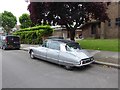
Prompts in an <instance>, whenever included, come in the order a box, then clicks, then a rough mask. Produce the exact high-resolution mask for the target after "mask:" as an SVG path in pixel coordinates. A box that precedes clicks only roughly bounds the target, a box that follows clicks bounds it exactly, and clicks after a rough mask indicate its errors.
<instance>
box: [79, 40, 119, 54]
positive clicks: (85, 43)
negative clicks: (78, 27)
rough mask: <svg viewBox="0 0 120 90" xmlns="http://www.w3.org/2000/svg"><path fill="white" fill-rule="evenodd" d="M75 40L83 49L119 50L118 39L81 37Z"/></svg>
mask: <svg viewBox="0 0 120 90" xmlns="http://www.w3.org/2000/svg"><path fill="white" fill-rule="evenodd" d="M77 42H78V43H79V44H80V45H81V47H82V48H84V49H92V50H103V51H114V52H118V51H119V52H120V50H119V49H118V42H119V41H118V39H83V40H77Z"/></svg>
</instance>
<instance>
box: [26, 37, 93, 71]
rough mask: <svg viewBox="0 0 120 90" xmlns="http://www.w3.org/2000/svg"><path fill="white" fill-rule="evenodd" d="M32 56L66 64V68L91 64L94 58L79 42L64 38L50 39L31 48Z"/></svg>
mask: <svg viewBox="0 0 120 90" xmlns="http://www.w3.org/2000/svg"><path fill="white" fill-rule="evenodd" d="M28 52H29V54H30V57H31V58H32V59H33V58H40V59H42V60H46V61H49V62H53V63H57V64H60V65H63V66H65V68H66V69H71V68H72V67H74V66H75V67H80V66H84V65H89V64H91V63H92V62H94V58H93V56H92V55H90V54H89V53H88V52H87V51H86V50H83V49H81V47H80V45H79V44H78V43H77V42H74V41H70V40H64V39H48V40H45V41H44V42H43V44H42V45H41V46H39V47H30V48H29V51H28Z"/></svg>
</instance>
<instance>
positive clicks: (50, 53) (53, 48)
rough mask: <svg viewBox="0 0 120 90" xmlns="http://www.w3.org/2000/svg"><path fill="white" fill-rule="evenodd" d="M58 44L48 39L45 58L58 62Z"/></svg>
mask: <svg viewBox="0 0 120 90" xmlns="http://www.w3.org/2000/svg"><path fill="white" fill-rule="evenodd" d="M59 53H60V44H59V43H58V42H56V41H50V42H49V43H48V48H47V60H48V61H50V62H54V63H59Z"/></svg>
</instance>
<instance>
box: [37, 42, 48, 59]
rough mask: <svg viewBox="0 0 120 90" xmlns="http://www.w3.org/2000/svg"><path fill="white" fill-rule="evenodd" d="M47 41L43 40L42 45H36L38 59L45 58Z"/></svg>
mask: <svg viewBox="0 0 120 90" xmlns="http://www.w3.org/2000/svg"><path fill="white" fill-rule="evenodd" d="M47 48H48V45H47V41H45V42H43V44H42V46H40V47H38V48H37V50H36V53H37V55H38V57H39V58H40V59H43V60H47V59H46V57H47Z"/></svg>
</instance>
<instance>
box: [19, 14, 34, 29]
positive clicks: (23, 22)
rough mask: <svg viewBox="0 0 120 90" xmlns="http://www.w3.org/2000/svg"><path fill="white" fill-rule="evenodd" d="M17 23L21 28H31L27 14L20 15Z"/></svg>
mask: <svg viewBox="0 0 120 90" xmlns="http://www.w3.org/2000/svg"><path fill="white" fill-rule="evenodd" d="M19 22H20V24H21V26H20V27H21V28H28V27H31V26H32V25H33V23H32V21H31V19H30V15H29V14H26V13H24V14H22V16H20V17H19Z"/></svg>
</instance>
